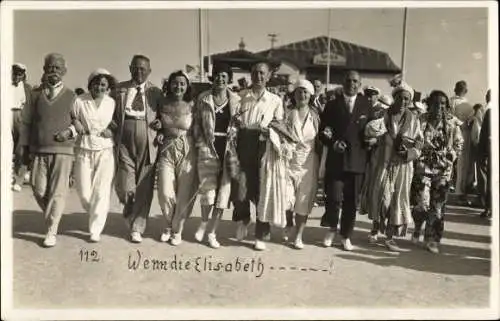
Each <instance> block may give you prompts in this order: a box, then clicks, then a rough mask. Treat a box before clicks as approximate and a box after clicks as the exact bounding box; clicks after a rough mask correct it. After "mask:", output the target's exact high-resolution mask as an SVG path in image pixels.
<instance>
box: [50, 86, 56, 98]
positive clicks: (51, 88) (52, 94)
mask: <svg viewBox="0 0 500 321" xmlns="http://www.w3.org/2000/svg"><path fill="white" fill-rule="evenodd" d="M55 94H56V88H55V87H52V86H49V99H54V96H55Z"/></svg>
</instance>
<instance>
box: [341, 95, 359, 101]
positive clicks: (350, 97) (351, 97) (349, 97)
mask: <svg viewBox="0 0 500 321" xmlns="http://www.w3.org/2000/svg"><path fill="white" fill-rule="evenodd" d="M343 95H344V99H345V100H348V101H351V100H354V99H356V96H357V95H354V96H347V95H346V94H345V93H343Z"/></svg>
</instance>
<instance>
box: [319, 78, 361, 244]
mask: <svg viewBox="0 0 500 321" xmlns="http://www.w3.org/2000/svg"><path fill="white" fill-rule="evenodd" d="M360 86H361V77H360V75H359V73H358V72H356V71H348V72H347V73H346V76H345V80H344V84H343V88H342V94H340V95H337V96H336V97H335V98H334V99H333V100H331V101H329V102H328V103H327V104H326V106H325V110H324V112H323V113H322V115H321V125H320V131H319V132H320V133H319V137H320V140H321V141H322V142H323V144H324V145H325V146H327V147H328V154H327V159H326V169H325V192H326V211H325V214H324V215H323V217H322V218H321V226H324V227H329V228H330V229H329V231H328V232H327V234H326V236H325V239H324V242H323V243H324V245H325V246H327V247H329V246H331V245H332V242H333V239H334V238H335V234H336V232H337V225H338V222H339V216H340V212H341V211H342V218H341V221H340V234H341V235H342V237H343V238H342V245H343V248H344V249H345V250H346V251H351V250H352V249H353V247H352V244H351V241H350V237H351V235H352V232H353V230H354V223H355V222H356V205H357V203H358V200H359V195H360V192H361V185H362V182H363V174H364V171H365V167H366V162H367V147H368V146H367V145H366V143H365V142H364V139H363V131H364V128H365V125H366V123H367V122H368V119H369V117H370V105H369V103H368V100H367V99H366V97H364V96H363V95H361V94H358V90H359V88H360Z"/></svg>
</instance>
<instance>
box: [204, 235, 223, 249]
mask: <svg viewBox="0 0 500 321" xmlns="http://www.w3.org/2000/svg"><path fill="white" fill-rule="evenodd" d="M207 238H208V245H210V247H211V248H213V249H218V248H219V247H220V243H219V242H218V241H217V237H216V235H215V233H210V234H208V235H207Z"/></svg>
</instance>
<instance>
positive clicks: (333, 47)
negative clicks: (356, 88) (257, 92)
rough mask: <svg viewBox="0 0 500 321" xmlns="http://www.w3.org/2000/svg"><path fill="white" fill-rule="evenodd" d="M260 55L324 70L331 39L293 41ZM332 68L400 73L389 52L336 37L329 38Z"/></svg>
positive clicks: (300, 67)
mask: <svg viewBox="0 0 500 321" xmlns="http://www.w3.org/2000/svg"><path fill="white" fill-rule="evenodd" d="M257 54H259V55H262V56H265V57H267V58H269V59H275V60H279V61H286V62H288V63H290V64H292V65H295V66H296V67H297V68H299V69H300V70H306V69H307V70H309V71H314V70H320V69H321V70H324V68H325V67H326V66H327V61H328V37H326V36H321V37H316V38H312V39H307V40H303V41H299V42H294V43H291V44H288V45H284V46H280V47H276V48H274V49H269V50H264V51H261V52H258V53H257ZM330 66H331V69H332V70H348V69H355V70H358V71H361V72H372V73H385V74H397V73H400V72H401V69H400V68H399V67H398V66H396V64H395V63H394V62H393V61H392V59H391V58H390V57H389V55H388V54H387V53H385V52H382V51H379V50H375V49H372V48H367V47H363V46H359V45H356V44H353V43H350V42H346V41H342V40H338V39H334V38H330Z"/></svg>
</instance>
